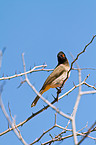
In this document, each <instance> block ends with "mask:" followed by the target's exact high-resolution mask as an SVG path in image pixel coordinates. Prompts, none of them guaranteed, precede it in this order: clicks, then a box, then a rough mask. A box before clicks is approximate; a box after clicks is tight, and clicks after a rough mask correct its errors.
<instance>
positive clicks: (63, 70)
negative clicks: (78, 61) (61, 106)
mask: <svg viewBox="0 0 96 145" xmlns="http://www.w3.org/2000/svg"><path fill="white" fill-rule="evenodd" d="M57 58H58V65H57V66H56V67H55V69H54V70H53V72H52V73H51V74H50V75H49V76H48V78H47V79H46V81H45V82H44V84H43V86H42V88H41V90H40V91H39V93H40V94H41V95H42V94H43V93H44V92H46V91H47V90H49V89H50V88H57V87H61V86H62V84H63V82H64V80H65V79H66V77H67V72H68V70H69V69H70V66H69V62H68V59H67V58H66V55H65V54H64V53H63V52H62V51H60V52H59V53H58V55H57ZM68 77H69V76H68ZM39 98H40V97H39V96H36V98H35V99H34V101H33V102H32V104H31V107H33V106H35V105H36V104H37V101H38V100H39Z"/></svg>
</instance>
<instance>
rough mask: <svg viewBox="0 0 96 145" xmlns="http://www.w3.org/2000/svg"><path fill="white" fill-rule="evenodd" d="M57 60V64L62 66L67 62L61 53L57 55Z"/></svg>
mask: <svg viewBox="0 0 96 145" xmlns="http://www.w3.org/2000/svg"><path fill="white" fill-rule="evenodd" d="M57 58H58V64H62V63H64V62H66V61H67V58H66V55H65V54H64V53H63V52H62V51H60V52H59V53H58V55H57Z"/></svg>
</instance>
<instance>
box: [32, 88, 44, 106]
mask: <svg viewBox="0 0 96 145" xmlns="http://www.w3.org/2000/svg"><path fill="white" fill-rule="evenodd" d="M39 93H40V94H41V95H42V94H43V91H42V90H41V91H40V92H39ZM39 98H40V97H39V96H36V98H35V99H34V101H33V102H32V104H31V107H33V106H35V105H36V104H37V102H38V100H39Z"/></svg>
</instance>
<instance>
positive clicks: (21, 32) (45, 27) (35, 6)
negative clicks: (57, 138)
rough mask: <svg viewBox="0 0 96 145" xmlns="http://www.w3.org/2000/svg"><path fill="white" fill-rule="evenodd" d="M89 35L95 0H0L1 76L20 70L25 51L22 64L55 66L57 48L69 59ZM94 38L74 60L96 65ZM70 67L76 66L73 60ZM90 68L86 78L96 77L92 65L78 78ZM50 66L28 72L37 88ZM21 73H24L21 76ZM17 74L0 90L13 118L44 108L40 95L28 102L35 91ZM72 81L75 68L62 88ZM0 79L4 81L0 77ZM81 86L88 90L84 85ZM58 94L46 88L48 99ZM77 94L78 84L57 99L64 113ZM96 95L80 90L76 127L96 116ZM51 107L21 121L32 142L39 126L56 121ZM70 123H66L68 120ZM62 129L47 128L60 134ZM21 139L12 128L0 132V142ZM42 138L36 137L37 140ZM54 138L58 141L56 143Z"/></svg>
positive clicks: (95, 29)
mask: <svg viewBox="0 0 96 145" xmlns="http://www.w3.org/2000/svg"><path fill="white" fill-rule="evenodd" d="M93 35H96V1H95V0H92V1H90V0H85V1H83V0H79V1H76V0H73V1H71V0H68V1H64V0H46V1H45V0H27V1H26V0H17V1H14V0H13V1H12V0H9V1H7V0H3V1H0V49H1V50H2V49H3V47H6V51H5V53H4V55H3V60H2V68H1V72H0V76H1V77H2V75H3V73H4V75H5V76H6V75H13V74H15V71H17V73H19V72H23V65H22V57H21V54H22V53H23V52H24V53H25V62H26V69H27V70H29V69H30V66H31V67H34V65H41V64H44V63H45V62H46V64H47V65H48V66H47V68H54V67H55V66H56V65H57V53H58V52H59V51H64V53H65V54H66V56H67V58H68V60H69V62H70V64H71V62H72V58H71V56H70V54H69V52H71V53H72V54H73V55H74V57H76V55H77V53H79V52H81V51H82V50H83V48H84V46H85V45H86V44H87V43H89V42H90V40H91V39H92V37H93ZM95 47H96V39H94V42H93V43H92V44H91V45H90V46H89V47H88V48H87V50H86V52H85V53H84V54H82V56H80V57H79V60H78V61H77V62H78V64H79V65H80V67H81V68H87V67H89V68H96V48H95ZM74 67H76V66H75V65H74ZM89 73H90V77H89V78H88V81H87V82H88V83H89V84H91V85H94V84H95V83H96V75H95V74H96V72H95V71H93V70H85V71H82V80H83V79H84V78H85V77H86V76H87V75H88V74H89ZM49 74H50V72H38V73H32V74H29V75H28V77H29V79H30V81H31V83H32V84H33V85H34V86H35V87H36V89H37V90H38V91H39V89H40V88H41V86H42V85H43V82H44V81H45V79H46V77H47V76H48V75H49ZM22 79H24V77H22ZM20 82H21V79H20V78H15V79H12V80H10V81H6V85H5V86H4V90H3V93H2V99H3V102H4V105H5V108H6V110H7V111H8V102H9V103H10V108H11V111H12V115H13V116H14V115H16V123H17V124H18V123H19V122H21V121H23V120H25V119H26V118H27V117H29V116H30V115H31V114H32V112H36V111H37V110H38V109H39V108H42V106H43V104H44V103H43V101H41V100H40V101H39V102H38V104H37V106H36V107H34V108H31V107H30V105H31V102H32V100H33V99H34V98H35V93H34V92H33V91H32V90H31V89H30V87H29V86H28V85H27V84H23V85H22V86H21V87H20V88H19V89H17V87H18V86H19V84H20ZM73 82H74V83H75V84H77V83H78V73H77V72H76V71H72V72H71V75H70V78H69V80H68V81H67V82H66V84H65V86H64V90H63V91H62V94H63V93H65V92H66V91H68V90H69V89H71V88H72V87H73ZM0 83H2V82H0ZM83 90H89V88H87V87H83ZM51 94H53V95H54V96H55V95H56V90H55V89H50V90H49V91H48V92H46V93H45V94H44V95H43V96H44V97H45V98H47V99H48V100H49V101H51V100H52V99H53V98H52V95H51ZM77 94H78V89H76V90H74V91H73V92H72V93H71V94H70V95H68V96H67V97H65V98H63V99H62V100H60V102H58V103H56V104H55V105H56V106H57V107H58V108H59V109H61V110H62V111H64V112H65V113H72V109H73V107H74V103H75V101H76V97H77ZM95 102H96V95H84V96H82V98H81V100H80V104H79V108H78V111H77V116H76V125H77V130H79V129H81V128H82V127H84V126H85V125H86V122H87V121H88V125H89V127H90V126H91V125H92V124H93V123H94V121H95V120H96V117H95V115H94V114H95V113H96V111H95V110H96V105H95ZM54 114H55V112H54V111H53V110H52V109H51V108H50V109H48V110H47V111H45V112H43V113H41V114H40V115H38V116H37V117H35V118H33V119H32V120H30V121H29V122H28V123H26V124H25V125H23V127H20V128H19V129H20V131H21V134H22V135H23V137H24V139H25V140H26V141H27V142H28V143H31V142H32V141H34V139H35V138H36V137H39V136H40V135H41V134H42V132H43V130H47V129H49V128H50V127H51V126H52V125H53V124H54ZM0 120H1V121H0V132H2V131H4V130H6V129H7V127H8V123H7V121H6V119H5V117H4V116H3V114H2V112H1V110H0ZM57 120H58V124H60V125H63V126H66V123H67V120H66V119H64V118H62V117H60V116H59V115H58V116H57ZM69 127H70V126H69ZM59 132H60V130H58V129H57V130H56V129H55V130H54V131H52V132H50V133H52V135H53V136H54V134H58V133H59ZM49 139H50V136H49V135H47V136H46V137H44V138H43V139H42V140H41V142H44V141H46V140H49ZM6 143H7V144H8V145H10V144H13V143H14V145H17V144H18V145H21V142H20V141H18V139H17V138H16V137H15V135H14V134H13V132H9V133H7V134H6V135H4V136H1V137H0V144H2V145H5V144H6ZM64 143H65V144H66V145H69V144H71V145H72V144H74V143H73V139H68V140H65V141H64V142H63V143H62V142H61V145H62V144H64ZM38 144H40V142H39V143H37V145H38ZM55 144H56V143H55ZM83 144H84V145H85V144H87V145H89V144H91V145H94V144H95V142H94V141H93V140H91V139H86V140H85V141H84V142H83V143H82V145H83Z"/></svg>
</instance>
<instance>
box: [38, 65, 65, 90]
mask: <svg viewBox="0 0 96 145" xmlns="http://www.w3.org/2000/svg"><path fill="white" fill-rule="evenodd" d="M65 67H66V66H65V65H64V64H60V65H58V66H57V67H56V68H55V69H54V71H53V72H52V73H51V74H50V75H49V77H48V78H47V79H46V81H45V83H44V85H43V87H42V89H41V90H44V89H45V87H46V86H47V85H49V84H51V83H52V82H53V81H54V80H55V79H57V78H58V77H59V76H60V75H62V73H63V72H65V71H66V68H65Z"/></svg>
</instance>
